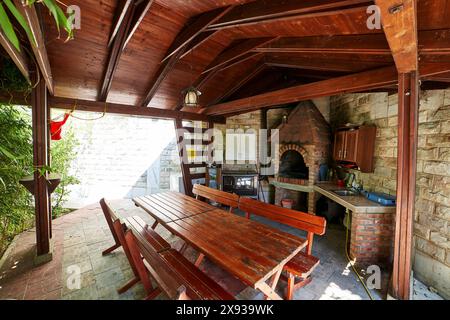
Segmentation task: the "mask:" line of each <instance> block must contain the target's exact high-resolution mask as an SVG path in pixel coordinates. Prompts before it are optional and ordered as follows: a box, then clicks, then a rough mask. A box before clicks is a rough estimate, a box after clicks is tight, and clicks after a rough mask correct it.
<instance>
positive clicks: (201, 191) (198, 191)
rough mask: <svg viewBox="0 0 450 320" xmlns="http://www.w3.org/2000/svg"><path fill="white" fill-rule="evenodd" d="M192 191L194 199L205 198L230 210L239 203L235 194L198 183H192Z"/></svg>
mask: <svg viewBox="0 0 450 320" xmlns="http://www.w3.org/2000/svg"><path fill="white" fill-rule="evenodd" d="M192 193H193V194H194V195H195V198H196V199H199V198H205V199H208V200H210V201H214V202H217V203H220V204H221V205H224V206H227V207H229V208H230V212H232V211H233V210H234V209H236V208H237V207H238V205H239V196H238V195H237V194H234V193H228V192H224V191H220V190H217V189H213V188H209V187H206V186H202V185H200V184H195V185H194V187H193V189H192Z"/></svg>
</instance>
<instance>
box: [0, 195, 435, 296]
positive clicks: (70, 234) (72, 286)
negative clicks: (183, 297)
mask: <svg viewBox="0 0 450 320" xmlns="http://www.w3.org/2000/svg"><path fill="white" fill-rule="evenodd" d="M111 203H112V205H113V207H114V208H115V209H116V210H117V211H118V212H119V214H120V215H121V216H128V215H139V216H141V217H142V218H143V219H144V220H146V221H147V222H148V223H151V222H152V218H151V217H149V216H148V215H147V214H146V213H145V212H143V211H142V210H141V209H139V208H137V207H135V206H134V205H133V203H132V202H131V201H130V200H118V201H112V202H111ZM256 220H261V222H263V223H269V224H272V225H273V226H275V227H277V228H281V229H284V230H286V231H288V232H292V233H294V234H297V235H300V236H303V233H302V232H301V231H298V230H294V229H291V228H288V227H285V226H281V225H277V224H275V223H270V222H268V221H267V220H263V219H258V218H257V219H256ZM156 230H157V231H158V232H159V233H160V234H162V235H163V237H164V238H166V239H167V240H168V241H169V242H171V243H172V245H173V246H174V247H175V248H177V247H179V246H181V244H182V243H181V241H180V240H179V239H177V238H176V237H175V236H173V235H171V234H169V233H168V231H167V230H165V229H164V228H163V227H161V226H158V227H157V229H156ZM53 239H54V241H53V242H54V251H53V253H54V257H53V260H52V261H51V262H49V263H47V264H45V265H42V266H40V267H33V250H34V243H35V234H34V231H33V230H30V231H27V232H24V233H23V234H21V235H19V236H18V237H16V239H15V241H14V242H13V244H12V245H11V247H10V249H9V250H8V252H7V253H6V254H5V256H4V258H3V263H2V264H1V265H0V299H68V300H78V299H142V298H143V297H144V292H143V289H142V286H141V285H140V284H138V285H136V286H135V287H134V288H132V289H131V290H129V291H128V292H127V293H125V294H122V295H119V294H118V293H117V291H116V289H117V288H119V287H121V286H122V285H123V284H125V283H126V282H127V281H128V280H130V279H131V275H132V274H131V270H130V268H129V265H128V262H127V260H126V258H125V255H124V253H123V251H122V250H121V249H118V250H116V251H115V252H114V253H112V254H110V255H108V256H102V254H101V252H102V251H103V250H104V249H105V248H107V247H109V246H111V245H112V244H113V240H112V236H111V234H110V231H109V229H108V226H107V224H106V221H105V219H104V217H103V214H102V212H101V209H100V206H99V205H92V206H88V207H85V208H83V209H80V210H77V211H74V212H72V213H70V214H68V215H66V216H64V217H61V218H58V219H56V220H54V221H53ZM344 243H345V232H344V229H343V228H342V227H339V226H333V225H331V226H329V228H328V229H327V233H326V235H325V236H324V237H316V241H315V243H314V250H313V251H314V252H313V253H314V254H315V255H317V256H318V257H320V259H321V264H320V265H319V267H318V268H317V269H316V270H315V272H314V279H313V281H312V282H311V283H310V284H309V285H307V286H306V287H304V288H302V289H301V290H298V291H297V292H296V293H295V296H294V298H295V299H301V300H306V299H355V300H361V299H369V297H368V295H367V293H366V292H365V290H364V289H363V287H362V286H361V284H360V283H359V281H357V280H356V278H355V276H354V274H353V273H352V272H351V270H350V269H349V266H348V263H347V260H346V259H345V256H344V255H345V253H344ZM186 255H187V256H188V258H189V259H191V260H192V261H193V260H194V259H195V257H196V252H195V251H194V250H193V249H190V250H187V252H186ZM202 269H203V270H204V271H205V272H206V273H207V274H208V275H210V276H211V277H212V278H213V279H214V280H216V281H217V282H219V283H220V284H221V285H223V286H224V287H225V288H227V290H228V291H230V292H231V293H233V294H235V295H236V296H237V298H239V299H262V298H263V297H262V295H261V294H260V293H258V292H257V291H255V290H253V289H252V288H248V287H245V286H244V285H243V284H242V283H240V282H239V281H237V280H236V279H234V278H233V277H232V276H230V275H229V274H228V273H226V272H225V271H223V270H221V269H220V268H218V267H217V266H215V265H214V264H213V263H211V262H209V261H207V260H206V261H205V262H204V263H203V264H202ZM77 273H78V274H81V277H76V274H77ZM77 279H79V280H80V281H79V283H78V282H77ZM386 283H387V279H386V277H383V281H382V290H381V291H372V295H373V296H374V298H375V299H381V298H383V297H384V293H383V291H384V290H383V289H385V288H386ZM78 284H79V287H78ZM284 287H285V284H284V283H281V282H280V285H279V288H278V291H279V293H280V294H282V292H283V290H284ZM415 289H416V287H415ZM415 292H418V294H417V295H416V297H417V298H424V299H425V298H426V299H430V298H438V296H437V295H435V294H433V293H431V292H429V291H428V290H427V289H426V288H425V287H424V286H423V285H422V287H420V286H418V287H417V290H415ZM158 298H159V299H164V298H165V297H164V295H160V296H159V297H158Z"/></svg>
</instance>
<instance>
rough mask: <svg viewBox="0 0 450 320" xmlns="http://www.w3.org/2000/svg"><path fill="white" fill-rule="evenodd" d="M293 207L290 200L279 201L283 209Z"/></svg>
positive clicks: (292, 202) (292, 201)
mask: <svg viewBox="0 0 450 320" xmlns="http://www.w3.org/2000/svg"><path fill="white" fill-rule="evenodd" d="M293 205H294V200H291V199H283V200H281V206H282V207H283V208H287V209H292V206H293Z"/></svg>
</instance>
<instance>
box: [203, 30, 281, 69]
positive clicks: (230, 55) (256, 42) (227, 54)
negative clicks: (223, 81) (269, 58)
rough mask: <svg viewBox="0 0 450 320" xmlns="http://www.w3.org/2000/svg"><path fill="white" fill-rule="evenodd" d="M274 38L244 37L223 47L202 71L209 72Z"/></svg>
mask: <svg viewBox="0 0 450 320" xmlns="http://www.w3.org/2000/svg"><path fill="white" fill-rule="evenodd" d="M275 39H276V38H254V39H246V40H243V41H241V42H239V43H238V44H236V45H234V46H232V47H230V48H227V49H225V50H224V51H223V52H222V53H221V54H219V55H218V56H217V57H216V58H215V59H214V61H213V62H211V64H210V65H209V66H208V67H207V68H206V70H205V71H203V72H202V73H206V72H209V71H211V70H213V69H216V68H219V67H222V66H224V65H226V64H228V63H229V62H231V61H235V60H237V59H239V58H240V57H243V56H245V55H246V54H247V53H249V52H251V51H252V50H254V49H257V48H258V47H260V46H263V45H265V44H268V43H270V42H272V41H274V40H275Z"/></svg>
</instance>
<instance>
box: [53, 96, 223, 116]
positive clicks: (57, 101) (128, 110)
mask: <svg viewBox="0 0 450 320" xmlns="http://www.w3.org/2000/svg"><path fill="white" fill-rule="evenodd" d="M49 105H50V107H51V108H52V109H65V110H73V108H74V106H76V110H78V111H90V112H106V113H114V114H122V115H138V116H142V117H150V118H159V119H185V120H195V121H211V120H213V121H215V122H223V120H222V119H221V118H220V117H216V118H214V117H208V116H205V115H203V114H198V113H190V112H180V111H175V110H166V109H158V108H142V107H136V106H129V105H123V104H117V103H105V102H97V101H88V100H75V99H68V98H61V97H51V98H49Z"/></svg>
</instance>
